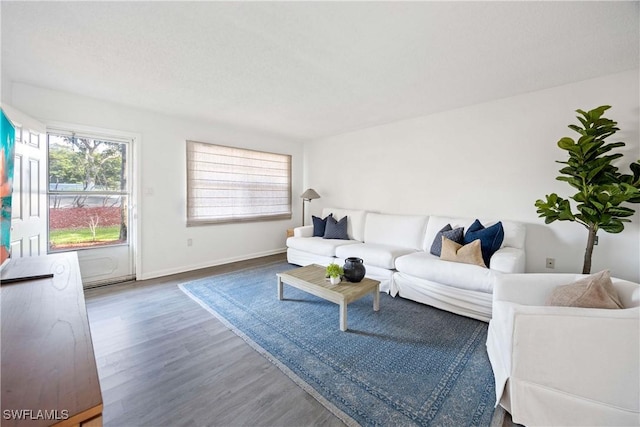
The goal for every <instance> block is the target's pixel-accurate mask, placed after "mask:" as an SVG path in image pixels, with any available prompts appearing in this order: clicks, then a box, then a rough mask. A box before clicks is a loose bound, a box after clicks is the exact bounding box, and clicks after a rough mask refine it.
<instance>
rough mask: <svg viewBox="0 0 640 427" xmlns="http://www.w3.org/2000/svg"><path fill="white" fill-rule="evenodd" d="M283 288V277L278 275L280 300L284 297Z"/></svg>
mask: <svg viewBox="0 0 640 427" xmlns="http://www.w3.org/2000/svg"><path fill="white" fill-rule="evenodd" d="M282 288H283V286H282V277H280V276H278V299H279V300H281V299H282V294H283V291H282Z"/></svg>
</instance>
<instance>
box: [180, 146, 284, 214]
mask: <svg viewBox="0 0 640 427" xmlns="http://www.w3.org/2000/svg"><path fill="white" fill-rule="evenodd" d="M269 219H291V156H289V155H285V154H275V153H265V152H262V151H254V150H245V149H241V148H233V147H225V146H222V145H214V144H206V143H203V142H196V141H187V225H202V224H211V223H219V222H239V221H257V220H269Z"/></svg>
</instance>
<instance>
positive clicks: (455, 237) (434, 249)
mask: <svg viewBox="0 0 640 427" xmlns="http://www.w3.org/2000/svg"><path fill="white" fill-rule="evenodd" d="M442 236H444V237H446V238H447V239H449V240H452V241H454V242H456V243H459V244H462V240H463V239H464V228H462V227H458V228H452V227H451V224H447V225H445V226H444V227H442V229H441V230H440V231H438V234H436V237H435V239H433V243H432V244H431V251H430V252H431V254H432V255H435V256H440V255H441V254H442Z"/></svg>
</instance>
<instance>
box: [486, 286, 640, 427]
mask: <svg viewBox="0 0 640 427" xmlns="http://www.w3.org/2000/svg"><path fill="white" fill-rule="evenodd" d="M581 277H583V276H582V275H574V274H509V275H507V274H505V275H503V276H502V277H500V279H499V280H498V282H497V283H496V286H495V289H494V294H493V297H494V301H493V318H492V319H491V322H489V332H488V337H487V352H488V354H489V360H490V361H491V366H492V367H493V372H494V376H495V381H496V400H497V403H496V405H497V404H498V403H499V404H500V405H501V406H503V407H504V408H505V409H506V410H508V411H509V412H510V413H511V416H512V419H513V421H514V422H516V423H519V424H525V425H527V426H538V425H566V426H569V425H575V426H578V425H579V426H588V425H598V426H603V425H610V426H613V425H616V426H617V425H620V426H622V425H625V426H627V425H633V426H637V425H640V354H639V353H640V285H638V284H637V283H632V282H627V281H624V280H620V279H615V278H612V282H613V286H614V288H615V289H616V291H617V293H618V296H619V298H620V301H621V302H622V305H623V307H624V308H623V309H619V310H618V309H597V308H577V307H554V306H545V301H546V299H547V296H548V295H549V294H550V293H551V292H552V291H553V289H554V288H556V287H557V286H560V285H566V284H570V283H572V282H575V281H576V280H577V279H579V278H581Z"/></svg>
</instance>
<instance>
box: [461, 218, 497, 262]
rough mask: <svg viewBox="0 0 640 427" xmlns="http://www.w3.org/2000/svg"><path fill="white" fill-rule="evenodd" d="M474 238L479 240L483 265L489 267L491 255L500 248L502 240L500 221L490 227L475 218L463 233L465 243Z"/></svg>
mask: <svg viewBox="0 0 640 427" xmlns="http://www.w3.org/2000/svg"><path fill="white" fill-rule="evenodd" d="M476 239H478V240H480V247H481V248H482V258H483V259H484V265H486V266H487V267H489V261H490V260H491V256H492V255H493V254H494V253H495V252H496V251H497V250H498V249H500V246H501V245H502V241H503V240H504V230H503V228H502V222H500V221H498V222H497V223H495V224H493V225H492V226H490V227H485V226H484V225H482V223H481V222H480V221H479V220H477V219H476V220H475V221H474V222H473V224H471V226H470V227H469V228H468V229H467V232H466V233H465V234H464V244H465V245H467V244H469V243H471V242H473V241H474V240H476Z"/></svg>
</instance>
